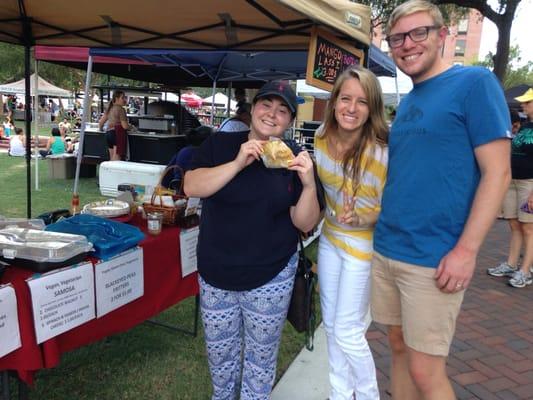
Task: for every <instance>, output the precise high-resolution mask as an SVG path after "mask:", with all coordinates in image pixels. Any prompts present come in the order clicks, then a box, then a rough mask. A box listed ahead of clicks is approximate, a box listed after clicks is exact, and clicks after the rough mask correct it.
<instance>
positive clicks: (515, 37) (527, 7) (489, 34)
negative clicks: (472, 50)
mask: <svg viewBox="0 0 533 400" xmlns="http://www.w3.org/2000/svg"><path fill="white" fill-rule="evenodd" d="M489 4H491V6H492V8H493V9H496V6H495V5H497V4H498V2H497V1H494V0H491V1H489ZM532 16H533V0H522V1H521V2H520V4H519V5H518V9H517V11H516V13H515V19H514V21H513V26H512V28H511V45H516V44H518V46H519V47H520V54H521V56H522V62H521V64H525V63H527V62H528V61H533V29H532V27H531V24H532V19H531V17H532ZM528 25H529V29H528ZM497 40H498V30H497V29H496V25H494V23H493V22H492V21H490V20H489V19H487V18H484V20H483V30H482V33H481V45H480V48H479V59H480V60H483V59H484V58H485V55H486V54H487V53H488V52H489V51H492V52H495V51H496V42H497Z"/></svg>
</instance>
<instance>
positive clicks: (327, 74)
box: [305, 28, 364, 91]
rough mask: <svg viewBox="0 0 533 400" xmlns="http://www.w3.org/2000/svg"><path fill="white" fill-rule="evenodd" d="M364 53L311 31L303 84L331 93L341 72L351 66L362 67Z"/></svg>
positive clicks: (321, 31)
mask: <svg viewBox="0 0 533 400" xmlns="http://www.w3.org/2000/svg"><path fill="white" fill-rule="evenodd" d="M363 61H364V53H363V51H362V50H360V49H357V48H355V47H353V46H351V45H349V44H347V43H344V42H342V41H341V40H339V39H337V38H336V37H335V36H333V35H331V34H329V33H327V32H325V31H323V30H321V29H319V28H315V29H313V32H312V33H311V41H310V43H309V56H308V57H307V71H306V75H305V76H306V78H305V82H306V83H307V84H309V85H311V86H315V87H317V88H320V89H324V90H327V91H331V90H332V89H333V83H334V82H335V79H337V76H339V75H340V74H341V73H342V71H344V70H345V69H346V68H348V67H350V66H351V65H363Z"/></svg>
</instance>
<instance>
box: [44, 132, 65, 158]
mask: <svg viewBox="0 0 533 400" xmlns="http://www.w3.org/2000/svg"><path fill="white" fill-rule="evenodd" d="M66 149H67V147H66V145H65V141H64V139H63V137H62V136H61V131H60V130H59V128H52V136H50V137H49V138H48V142H46V148H45V149H44V150H39V154H40V155H41V157H46V156H49V155H52V154H53V155H56V154H63V153H64V152H65V151H66Z"/></svg>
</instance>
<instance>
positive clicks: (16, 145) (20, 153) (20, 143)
mask: <svg viewBox="0 0 533 400" xmlns="http://www.w3.org/2000/svg"><path fill="white" fill-rule="evenodd" d="M8 154H9V155H10V156H13V157H24V156H25V155H26V136H25V135H24V132H23V131H22V129H21V128H15V134H14V135H11V138H10V139H9V150H8Z"/></svg>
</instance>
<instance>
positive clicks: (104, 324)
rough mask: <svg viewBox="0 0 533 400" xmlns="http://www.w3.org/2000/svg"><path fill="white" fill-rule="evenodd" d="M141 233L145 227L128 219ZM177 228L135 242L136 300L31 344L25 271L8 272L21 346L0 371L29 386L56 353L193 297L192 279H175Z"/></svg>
mask: <svg viewBox="0 0 533 400" xmlns="http://www.w3.org/2000/svg"><path fill="white" fill-rule="evenodd" d="M133 224H135V225H138V226H139V227H140V228H141V229H142V230H143V231H144V232H145V233H146V229H145V225H146V224H145V222H144V221H142V220H140V219H134V221H133ZM179 232H180V229H179V228H178V227H165V228H164V229H163V231H162V232H161V234H159V235H158V236H148V235H147V238H146V239H145V240H143V241H142V242H141V243H140V246H141V247H142V248H143V256H144V295H143V296H142V297H140V298H139V299H137V300H135V301H133V302H131V303H128V304H126V305H124V306H123V307H121V308H119V309H117V310H115V311H113V312H111V313H109V314H107V315H105V316H103V317H102V318H99V319H93V320H91V321H89V322H87V323H85V324H83V325H80V326H79V327H77V328H75V329H72V330H70V331H68V332H65V333H63V334H61V335H58V336H56V337H54V338H52V339H50V340H47V341H46V342H44V343H42V344H40V345H37V343H36V339H35V331H34V327H33V316H32V306H31V298H30V291H29V289H28V286H27V284H26V281H25V280H26V279H27V278H28V277H30V276H31V275H32V273H31V272H30V271H27V270H24V269H21V268H16V267H9V268H8V269H7V271H6V272H5V273H4V276H3V277H2V280H1V281H2V283H9V282H10V283H12V284H13V286H14V288H15V291H16V294H17V309H18V318H19V325H20V333H21V339H22V347H21V348H19V349H18V350H16V351H14V352H12V353H9V354H7V355H6V356H5V357H2V358H0V371H2V370H16V371H17V372H18V375H19V377H20V379H22V380H23V381H25V382H26V383H28V384H31V383H32V382H33V375H34V373H35V372H36V371H37V370H39V369H41V368H51V367H54V366H56V365H57V364H58V363H59V361H60V358H61V354H62V353H64V352H66V351H69V350H72V349H75V348H78V347H81V346H83V345H85V344H89V343H92V342H95V341H97V340H100V339H102V338H104V337H106V336H109V335H112V334H115V333H119V332H124V331H126V330H128V329H130V328H132V327H134V326H136V325H138V324H139V323H141V322H143V321H145V320H147V319H148V318H150V317H152V316H154V315H157V314H158V313H160V312H161V311H163V310H165V309H167V308H168V307H170V306H172V305H174V304H176V303H178V302H179V301H180V300H183V299H184V298H186V297H189V296H194V295H196V294H198V280H197V274H196V273H193V274H190V275H188V276H186V277H185V278H182V277H181V262H180V247H179Z"/></svg>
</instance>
